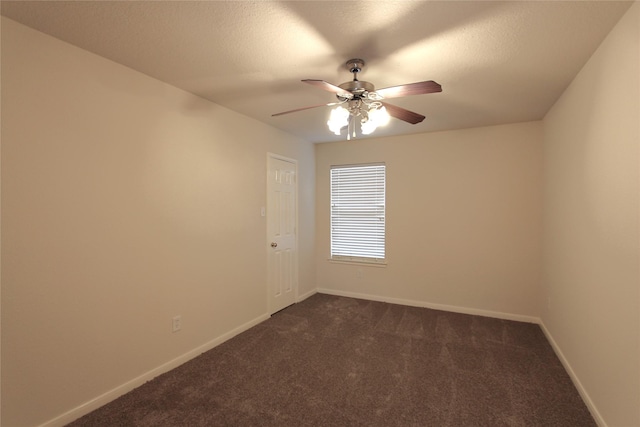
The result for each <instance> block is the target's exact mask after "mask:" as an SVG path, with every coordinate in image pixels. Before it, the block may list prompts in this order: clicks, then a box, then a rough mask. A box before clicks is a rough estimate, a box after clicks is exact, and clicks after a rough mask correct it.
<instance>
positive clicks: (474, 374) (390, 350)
mask: <svg viewBox="0 0 640 427" xmlns="http://www.w3.org/2000/svg"><path fill="white" fill-rule="evenodd" d="M595 425H596V424H595V422H594V421H593V418H592V417H591V415H590V414H589V411H588V410H587V408H586V406H585V405H584V403H583V402H582V400H581V399H580V396H579V395H578V392H577V391H576V389H575V387H574V386H573V384H572V382H571V380H570V378H569V376H568V375H567V373H566V372H565V370H564V368H563V367H562V365H561V363H560V361H559V360H558V358H557V357H556V356H555V354H554V352H553V350H552V348H551V346H550V345H549V343H548V342H547V341H546V339H545V337H544V335H543V333H542V331H541V330H540V328H539V327H538V326H537V325H533V324H528V323H519V322H512V321H505V320H498V319H492V318H486V317H479V316H470V315H464V314H455V313H448V312H443V311H437V310H430V309H425V308H416V307H406V306H401V305H394V304H386V303H380V302H372V301H365V300H358V299H353V298H344V297H336V296H329V295H322V294H316V295H314V296H312V297H311V298H309V299H307V300H305V301H303V302H301V303H299V304H296V305H294V306H291V307H289V308H287V309H285V310H283V311H281V312H279V313H277V314H275V315H274V316H273V317H271V319H269V320H267V321H265V322H263V323H261V324H259V325H257V326H255V327H254V328H252V329H250V330H248V331H246V332H244V333H242V334H240V335H238V336H237V337H235V338H233V339H231V340H229V341H227V342H225V343H223V344H222V345H220V346H218V347H216V348H214V349H212V350H210V351H208V352H206V353H204V354H202V355H201V356H199V357H197V358H195V359H193V360H191V361H189V362H187V363H186V364H184V365H182V366H180V367H178V368H177V369H174V370H173V371H171V372H168V373H166V374H164V375H161V376H159V377H157V378H155V379H154V380H152V381H150V382H148V383H146V384H144V385H142V386H141V387H139V388H137V389H135V390H133V391H132V392H130V393H128V394H126V395H124V396H122V397H120V398H119V399H117V400H115V401H113V402H111V403H109V404H108V405H106V406H104V407H102V408H100V409H98V410H96V411H94V412H92V413H90V414H88V415H86V416H84V417H82V418H80V419H79V420H77V421H75V422H73V423H71V424H70V426H73V427H80V426H101V427H102V426H154V427H157V426H172V427H173V426H434V427H445V426H450V427H457V426H491V427H497V426H518V427H520V426H544V427H550V426H562V427H569V426H576V427H578V426H579V427H587V426H595Z"/></svg>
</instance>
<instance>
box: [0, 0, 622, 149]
mask: <svg viewBox="0 0 640 427" xmlns="http://www.w3.org/2000/svg"><path fill="white" fill-rule="evenodd" d="M630 6H631V2H617V1H508V2H490V1H389V0H384V1H291V2H288V1H69V2H67V1H15V2H14V1H4V0H3V1H2V14H3V15H5V16H7V17H9V18H11V19H14V20H16V21H18V22H21V23H23V24H25V25H28V26H30V27H33V28H35V29H38V30H40V31H42V32H45V33H48V34H50V35H52V36H54V37H57V38H59V39H62V40H65V41H67V42H69V43H72V44H74V45H76V46H79V47H81V48H83V49H86V50H89V51H91V52H95V53H96V54H98V55H101V56H103V57H106V58H109V59H111V60H113V61H115V62H118V63H121V64H124V65H126V66H128V67H131V68H133V69H135V70H138V71H140V72H142V73H145V74H147V75H149V76H152V77H155V78H157V79H159V80H162V81H165V82H167V83H170V84H171V85H174V86H177V87H179V88H182V89H184V90H186V91H189V92H192V93H194V94H196V95H199V96H201V97H203V98H207V99H210V100H211V101H213V102H215V103H217V104H220V105H223V106H225V107H227V108H229V109H231V110H234V111H237V112H239V113H241V114H244V115H247V116H249V117H253V118H254V119H256V120H259V121H261V122H264V123H267V124H270V125H272V126H275V127H277V128H280V129H282V130H284V131H287V132H290V133H292V134H296V135H299V136H300V137H302V138H304V139H306V140H308V141H313V142H326V141H334V140H340V139H344V138H345V137H344V136H341V137H337V136H334V135H333V134H331V133H330V132H329V130H328V129H327V127H326V121H327V118H328V115H329V107H320V108H316V109H311V110H306V111H301V112H297V113H293V114H288V115H284V116H279V117H271V114H273V113H278V112H281V111H288V110H292V109H296V108H299V107H304V106H308V105H315V104H323V103H329V102H333V101H335V95H333V94H331V93H329V92H325V91H322V90H320V89H318V88H315V87H312V86H310V85H307V84H304V83H301V82H300V80H301V79H320V80H325V81H328V82H330V83H333V84H336V85H337V84H340V83H342V82H346V81H349V80H351V78H352V75H351V74H350V73H349V72H348V71H347V70H346V69H345V67H344V63H345V61H347V60H348V59H350V58H363V59H364V60H365V61H366V62H367V64H366V66H365V68H364V70H363V72H362V73H360V75H359V78H360V80H366V81H369V82H371V83H373V84H374V85H375V86H376V88H383V87H388V86H396V85H400V84H405V83H413V82H418V81H423V80H435V81H436V82H438V83H440V84H441V85H442V88H443V92H442V93H436V94H428V95H417V96H410V97H405V98H398V99H392V100H390V101H389V102H390V103H392V104H396V105H399V106H401V107H404V108H406V109H409V110H412V111H415V112H417V113H420V114H423V115H425V116H426V119H425V120H424V121H423V122H422V123H420V124H417V125H411V124H408V123H405V122H402V121H400V120H395V119H392V122H391V123H390V124H389V125H388V126H387V127H385V128H383V129H382V128H379V129H378V130H377V131H376V132H375V134H374V135H372V136H385V135H400V134H409V133H420V132H431V131H439V130H446V129H461V128H469V127H476V126H486V125H495V124H502V123H513V122H522V121H530V120H539V119H541V118H543V116H544V115H545V113H546V112H547V111H548V110H549V108H550V107H551V106H552V105H553V103H554V102H555V101H556V99H557V98H558V97H559V96H560V94H561V93H562V91H563V90H564V89H565V88H566V87H567V85H568V84H569V83H570V82H571V80H572V79H573V77H574V76H575V75H576V74H577V72H578V71H579V70H580V69H581V68H582V66H583V65H584V63H585V62H586V61H587V60H588V58H589V57H590V56H591V54H592V53H593V52H594V51H595V49H596V48H597V47H598V45H599V44H600V42H601V41H602V40H603V39H604V37H605V36H606V35H607V33H608V32H609V31H610V30H611V28H612V27H613V26H614V25H615V23H616V22H617V21H618V20H619V19H620V17H621V16H622V15H623V14H624V12H625V11H626V10H627V9H628V8H629V7H630ZM188 107H189V106H187V108H188ZM191 108H195V107H191Z"/></svg>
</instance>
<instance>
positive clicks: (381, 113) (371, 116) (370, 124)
mask: <svg viewBox="0 0 640 427" xmlns="http://www.w3.org/2000/svg"><path fill="white" fill-rule="evenodd" d="M387 123H389V113H388V112H387V109H386V108H384V106H382V107H380V108H372V109H371V110H369V112H368V113H367V119H366V120H363V121H362V124H361V127H360V130H361V131H362V133H363V134H364V135H370V134H372V133H373V132H374V131H375V130H376V129H377V128H378V127H379V126H384V125H386V124H387Z"/></svg>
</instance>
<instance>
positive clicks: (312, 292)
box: [296, 289, 318, 302]
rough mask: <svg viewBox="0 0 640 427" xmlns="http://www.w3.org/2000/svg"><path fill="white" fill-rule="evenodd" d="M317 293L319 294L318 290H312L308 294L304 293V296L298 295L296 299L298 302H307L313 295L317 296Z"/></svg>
mask: <svg viewBox="0 0 640 427" xmlns="http://www.w3.org/2000/svg"><path fill="white" fill-rule="evenodd" d="M317 293H318V290H317V289H312V290H310V291H309V292H307V293H304V294H302V295H298V298H297V299H296V302H302V301H304V300H306V299H307V298H309V297H310V296H313V295H315V294H317Z"/></svg>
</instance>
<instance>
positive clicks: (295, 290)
mask: <svg viewBox="0 0 640 427" xmlns="http://www.w3.org/2000/svg"><path fill="white" fill-rule="evenodd" d="M272 159H273V160H281V161H284V162H288V163H291V164H292V165H293V166H294V168H295V169H294V174H295V175H294V177H295V181H294V187H295V188H294V197H295V203H294V209H295V219H294V227H295V234H296V236H295V245H296V250H295V254H294V260H293V268H294V272H293V278H294V284H293V303H294V304H295V303H297V302H298V281H299V262H300V261H299V259H300V245H299V244H298V241H299V227H298V206H299V203H298V190H299V185H298V182H299V179H298V177H299V173H298V172H299V171H298V161H297V160H296V159H292V158H290V157H285V156H282V155H280V154H276V153H272V152H267V171H266V174H265V175H266V181H267V185H266V193H267V194H266V197H265V199H266V206H267V207H266V210H265V212H266V214H265V219H266V223H265V229H266V236H265V242H264V247H265V255H266V259H267V271H266V273H267V278H266V289H267V312H268V313H267V314H269V316H271V315H272V314H273V313H272V311H271V310H272V309H271V294H270V292H271V289H269V273H270V271H269V254H270V250H271V246H270V244H271V235H270V233H269V232H270V231H271V230H270V229H269V207H270V206H271V203H270V202H271V200H270V197H271V191H270V190H271V180H270V179H269V171H270V166H271V160H272Z"/></svg>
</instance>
